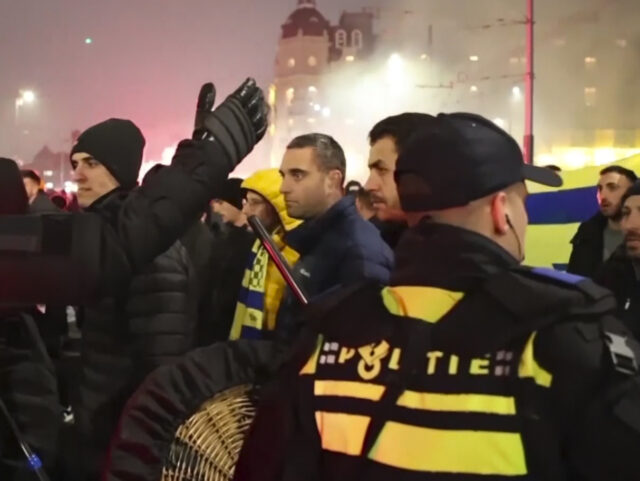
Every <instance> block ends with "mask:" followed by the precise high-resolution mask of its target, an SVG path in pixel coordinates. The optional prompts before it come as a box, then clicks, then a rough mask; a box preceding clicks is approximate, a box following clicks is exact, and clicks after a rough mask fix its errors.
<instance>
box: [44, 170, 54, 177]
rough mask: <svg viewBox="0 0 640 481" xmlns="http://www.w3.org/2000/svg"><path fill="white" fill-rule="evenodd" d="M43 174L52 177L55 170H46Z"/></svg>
mask: <svg viewBox="0 0 640 481" xmlns="http://www.w3.org/2000/svg"><path fill="white" fill-rule="evenodd" d="M43 174H44V176H45V177H51V176H53V170H45V171H44V172H43Z"/></svg>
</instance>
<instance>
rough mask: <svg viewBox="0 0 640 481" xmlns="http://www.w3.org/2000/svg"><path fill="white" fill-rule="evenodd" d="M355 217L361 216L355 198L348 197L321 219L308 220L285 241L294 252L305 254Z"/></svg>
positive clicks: (288, 234) (290, 233) (287, 236)
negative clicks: (324, 237)
mask: <svg viewBox="0 0 640 481" xmlns="http://www.w3.org/2000/svg"><path fill="white" fill-rule="evenodd" d="M354 215H360V214H358V211H357V209H356V204H355V200H354V198H353V196H351V195H347V196H345V197H343V198H342V199H340V200H339V201H338V202H336V203H335V204H333V205H332V206H331V207H330V208H329V210H328V211H326V212H325V213H324V214H322V215H321V216H320V217H316V218H315V219H311V220H308V221H306V222H304V223H303V224H302V225H301V226H299V227H297V228H296V229H294V230H292V231H291V232H289V233H287V235H286V237H285V241H286V242H287V244H288V245H289V246H290V247H291V248H292V249H293V250H295V251H297V252H299V253H300V254H304V253H305V252H309V251H311V250H312V249H313V248H314V247H315V246H316V245H317V244H318V243H319V242H320V239H322V237H323V236H324V235H325V234H326V233H327V232H329V231H330V230H332V229H333V228H334V226H335V225H336V224H337V223H339V222H340V221H342V220H343V219H346V218H348V217H352V216H354Z"/></svg>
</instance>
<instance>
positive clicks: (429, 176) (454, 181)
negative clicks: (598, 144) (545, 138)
mask: <svg viewBox="0 0 640 481" xmlns="http://www.w3.org/2000/svg"><path fill="white" fill-rule="evenodd" d="M395 179H396V183H397V184H398V194H399V196H400V203H401V204H402V208H403V210H404V211H405V212H423V211H433V210H442V209H449V208H452V207H461V206H464V205H467V204H469V203H470V202H472V201H474V200H477V199H481V198H483V197H485V196H487V195H490V194H492V193H494V192H498V191H500V190H501V189H504V188H506V187H509V186H510V185H513V184H516V183H518V182H522V181H524V180H530V181H532V182H536V183H538V184H543V185H547V186H550V187H560V186H561V185H562V178H561V177H560V176H559V175H558V174H557V173H555V172H554V171H552V170H551V169H547V168H544V167H536V166H533V165H528V164H525V163H524V159H523V157H522V151H521V150H520V146H519V145H518V143H517V142H516V141H515V140H514V139H513V137H511V136H510V135H509V134H507V133H506V132H505V131H504V130H502V129H501V128H499V127H498V126H497V125H495V124H494V123H493V122H491V121H489V120H487V119H485V118H484V117H482V116H480V115H475V114H468V113H455V114H440V115H438V117H437V122H435V123H434V124H433V125H432V126H431V127H429V128H427V129H425V130H422V131H419V132H416V133H415V134H414V135H413V136H412V138H411V139H410V140H409V142H408V143H407V146H406V148H405V149H404V151H403V152H402V153H401V154H400V157H399V158H398V162H397V165H396V172H395Z"/></svg>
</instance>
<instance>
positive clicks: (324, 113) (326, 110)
mask: <svg viewBox="0 0 640 481" xmlns="http://www.w3.org/2000/svg"><path fill="white" fill-rule="evenodd" d="M322 116H323V117H330V116H331V109H330V108H329V107H325V108H323V109H322Z"/></svg>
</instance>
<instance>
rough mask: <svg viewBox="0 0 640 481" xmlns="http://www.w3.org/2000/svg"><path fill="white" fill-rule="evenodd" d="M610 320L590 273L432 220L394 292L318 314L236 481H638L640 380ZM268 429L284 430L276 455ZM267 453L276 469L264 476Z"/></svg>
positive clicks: (330, 305) (372, 291)
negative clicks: (307, 348) (573, 271)
mask: <svg viewBox="0 0 640 481" xmlns="http://www.w3.org/2000/svg"><path fill="white" fill-rule="evenodd" d="M613 309H614V301H613V299H612V298H611V296H610V295H609V294H608V293H607V292H606V291H603V290H600V289H599V288H597V287H596V286H595V285H594V284H592V283H590V282H588V281H585V280H583V279H582V278H577V277H573V276H569V277H566V275H558V274H556V273H554V271H544V270H543V271H540V270H532V269H527V268H521V267H519V266H518V265H517V262H516V260H515V259H514V258H513V257H511V256H510V255H509V254H508V253H506V252H505V251H504V250H502V249H501V248H500V247H498V246H497V245H496V244H494V243H492V242H491V241H489V240H488V239H486V238H484V237H483V236H480V235H478V234H475V233H472V232H469V231H465V230H462V229H458V228H455V227H448V226H444V225H436V224H428V223H423V224H420V225H419V226H418V227H416V228H414V229H412V230H411V231H410V232H409V233H408V235H406V236H405V237H404V238H403V240H402V241H401V243H400V245H399V247H398V250H397V267H396V269H395V271H394V273H393V276H392V287H390V288H382V289H381V288H380V287H375V288H362V289H352V290H351V292H343V293H342V294H341V297H340V298H339V299H337V300H335V301H332V300H330V299H327V300H324V301H323V303H321V304H318V305H317V306H315V307H314V306H312V307H311V309H310V310H309V311H308V312H307V316H309V317H310V321H311V322H310V324H311V325H313V324H314V320H316V321H317V320H320V322H319V323H317V322H316V323H315V324H316V325H319V326H320V327H319V331H320V332H321V336H320V337H319V338H318V339H317V340H315V346H314V347H313V349H312V351H313V354H312V356H311V357H309V358H308V359H307V360H306V362H305V361H304V360H303V361H302V362H300V360H301V359H305V358H306V357H307V356H300V357H299V358H295V357H294V359H293V360H292V361H291V365H290V367H291V370H290V371H289V374H291V375H292V376H291V377H289V378H287V379H288V380H287V383H291V382H292V381H291V380H292V379H293V374H295V373H297V374H298V376H297V383H296V385H295V387H293V388H289V391H288V392H289V395H288V396H287V399H282V398H280V399H278V400H277V402H272V403H265V407H264V408H263V412H262V413H260V414H259V415H258V417H257V419H256V421H255V423H254V426H253V428H252V433H251V435H250V437H249V438H248V440H247V442H246V444H245V449H244V452H243V455H242V457H241V462H240V464H239V466H238V468H237V476H236V479H241V480H267V479H281V480H282V479H284V480H294V479H295V480H302V479H305V480H333V481H341V480H350V479H369V480H376V481H377V480H464V481H466V480H478V479H491V480H499V479H511V480H513V479H522V480H525V479H527V480H529V479H535V480H564V479H583V480H601V479H620V480H631V479H637V473H638V472H639V471H638V469H639V468H640V461H639V460H638V456H637V446H638V443H639V441H640V407H639V404H638V399H640V384H639V382H638V381H639V379H638V372H637V364H636V361H635V358H634V353H633V351H632V350H631V349H630V348H629V344H628V343H629V341H628V340H627V338H626V337H625V336H626V335H627V334H628V333H627V332H626V331H625V329H624V328H623V327H622V326H621V325H620V324H619V323H618V322H617V321H616V320H615V319H613V318H611V316H610V313H611V312H612V310H613ZM603 322H605V324H606V327H605V326H603ZM605 333H606V335H607V336H608V338H609V340H611V341H612V342H611V346H609V345H608V344H607V343H606V342H605V340H604V337H605ZM310 339H312V337H310ZM635 355H637V351H636V353H635ZM611 359H614V360H615V362H613V361H611ZM283 376H284V377H286V375H283ZM285 389H286V388H285V387H284V385H283V384H281V385H280V386H279V388H278V390H277V391H278V392H280V393H284V392H286V390H285ZM281 396H284V394H281ZM275 398H277V396H275ZM270 422H271V423H278V425H279V426H281V431H285V433H286V434H281V435H279V436H277V437H276V438H277V441H278V443H275V442H274V443H273V444H271V445H270V452H269V453H266V452H265V451H266V448H265V447H264V438H261V436H263V435H265V434H266V433H267V432H269V431H271V432H273V430H274V429H275V426H274V425H271V426H270V425H269V424H270ZM261 439H262V442H261ZM269 456H273V457H276V458H279V459H280V460H281V463H280V464H279V465H278V468H279V469H274V470H273V471H272V472H267V471H266V470H262V471H261V472H258V471H257V470H256V468H255V466H257V465H259V464H257V463H258V459H260V458H261V457H262V458H264V457H269Z"/></svg>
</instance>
